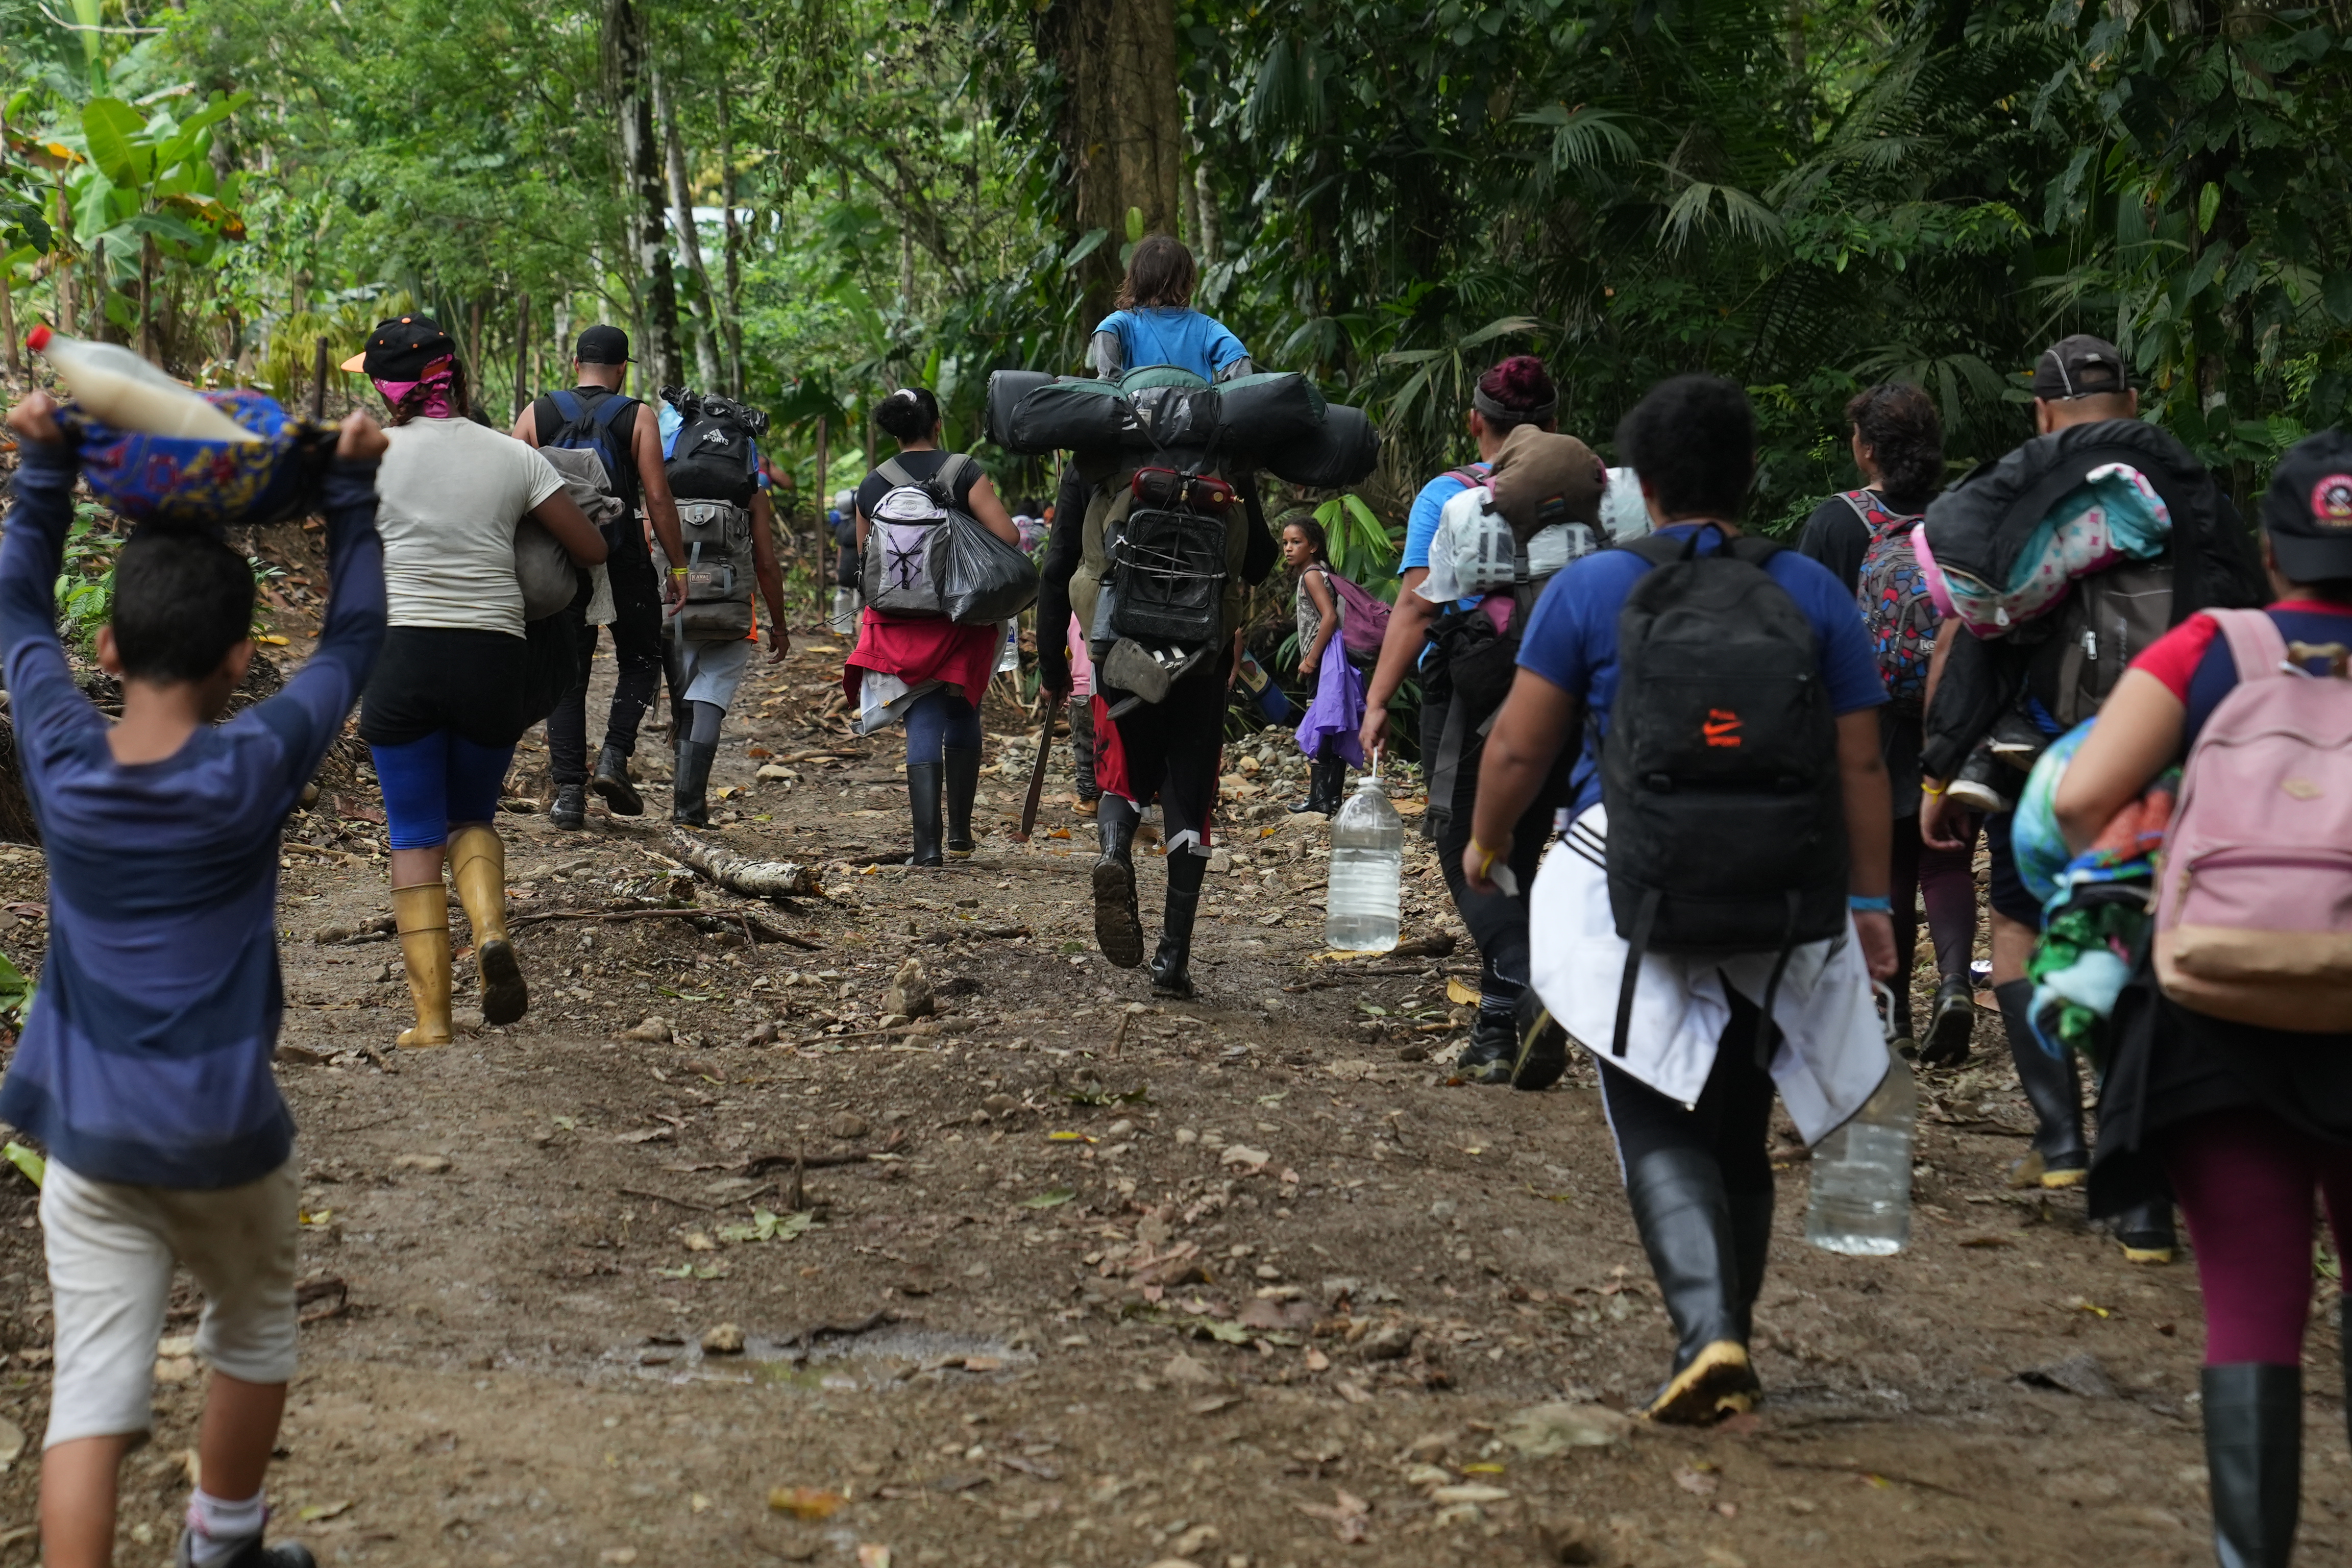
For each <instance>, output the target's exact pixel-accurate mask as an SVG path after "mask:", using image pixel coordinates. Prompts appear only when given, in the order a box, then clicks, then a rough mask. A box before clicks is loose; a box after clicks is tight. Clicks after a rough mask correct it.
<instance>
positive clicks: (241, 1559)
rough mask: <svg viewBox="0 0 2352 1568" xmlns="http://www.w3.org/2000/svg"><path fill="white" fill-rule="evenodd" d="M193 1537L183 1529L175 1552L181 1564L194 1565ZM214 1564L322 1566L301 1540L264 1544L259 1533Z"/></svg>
mask: <svg viewBox="0 0 2352 1568" xmlns="http://www.w3.org/2000/svg"><path fill="white" fill-rule="evenodd" d="M192 1539H193V1538H192V1537H190V1535H189V1534H188V1532H187V1531H184V1530H183V1531H180V1546H179V1550H178V1551H177V1552H173V1555H172V1561H173V1563H174V1564H176V1565H177V1568H194V1563H195V1561H196V1557H195V1548H194V1545H193V1544H191V1542H192ZM212 1568H319V1560H318V1559H317V1558H315V1557H313V1556H311V1555H310V1548H309V1547H307V1546H304V1545H301V1544H300V1543H299V1542H292V1541H289V1542H285V1543H284V1544H283V1545H278V1546H264V1545H263V1544H261V1537H259V1536H255V1537H253V1539H251V1540H250V1541H247V1542H246V1543H245V1544H244V1545H243V1546H240V1547H238V1548H237V1549H236V1551H235V1552H231V1553H230V1554H229V1555H228V1556H226V1557H224V1558H222V1559H221V1560H220V1561H218V1562H216V1563H214V1564H213V1565H212Z"/></svg>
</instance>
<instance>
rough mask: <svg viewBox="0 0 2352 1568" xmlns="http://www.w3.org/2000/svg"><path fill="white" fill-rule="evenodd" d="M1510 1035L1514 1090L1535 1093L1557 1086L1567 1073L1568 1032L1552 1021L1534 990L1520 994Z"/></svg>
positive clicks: (1549, 1012) (1547, 1010)
mask: <svg viewBox="0 0 2352 1568" xmlns="http://www.w3.org/2000/svg"><path fill="white" fill-rule="evenodd" d="M1511 1032H1512V1037H1513V1045H1514V1050H1513V1054H1512V1059H1511V1076H1510V1080H1509V1081H1510V1085H1511V1087H1512V1088H1513V1089H1528V1090H1531V1091H1532V1090H1535V1089H1549V1088H1550V1087H1551V1086H1552V1085H1554V1084H1556V1083H1558V1082H1559V1080H1560V1077H1561V1075H1562V1074H1564V1073H1566V1072H1567V1071H1568V1031H1567V1030H1566V1029H1563V1028H1561V1027H1560V1026H1559V1024H1558V1023H1556V1022H1554V1021H1553V1019H1552V1016H1551V1009H1550V1008H1549V1007H1547V1006H1545V1005H1543V1000H1542V998H1540V997H1538V995H1537V994H1535V988H1534V987H1533V986H1529V987H1528V989H1527V990H1526V991H1524V992H1522V993H1520V994H1519V1005H1518V1006H1517V1009H1516V1010H1515V1011H1514V1014H1513V1016H1512V1019H1511Z"/></svg>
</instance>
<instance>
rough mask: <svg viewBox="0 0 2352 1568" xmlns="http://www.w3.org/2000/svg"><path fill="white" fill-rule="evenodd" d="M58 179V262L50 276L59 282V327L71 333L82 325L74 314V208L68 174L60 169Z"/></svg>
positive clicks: (50, 271) (52, 268) (54, 264)
mask: <svg viewBox="0 0 2352 1568" xmlns="http://www.w3.org/2000/svg"><path fill="white" fill-rule="evenodd" d="M56 177H57V185H58V237H57V241H56V244H57V260H56V261H55V262H53V263H52V264H51V265H50V268H49V276H50V277H51V278H53V279H56V281H57V289H58V302H57V311H58V327H59V328H61V329H63V330H64V331H67V332H68V333H70V332H72V331H74V330H75V329H76V328H78V327H79V326H80V325H81V321H80V319H79V317H78V316H76V315H75V313H74V269H73V208H72V207H71V206H69V205H68V204H67V202H66V172H65V171H64V170H63V169H59V170H58V172H57V176H56Z"/></svg>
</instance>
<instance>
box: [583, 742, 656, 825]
mask: <svg viewBox="0 0 2352 1568" xmlns="http://www.w3.org/2000/svg"><path fill="white" fill-rule="evenodd" d="M588 786H589V787H590V788H591V789H593V790H594V791H595V792H596V793H597V794H598V795H602V796H604V809H605V810H607V811H609V812H611V813H612V814H613V815H614V816H644V815H645V814H646V797H645V796H643V795H639V794H638V793H637V786H636V785H635V784H631V783H630V782H629V759H628V755H627V753H625V752H623V751H622V750H621V748H620V747H618V746H606V747H605V748H604V750H603V751H601V752H597V753H596V776H595V777H594V778H593V779H591V780H589V781H588Z"/></svg>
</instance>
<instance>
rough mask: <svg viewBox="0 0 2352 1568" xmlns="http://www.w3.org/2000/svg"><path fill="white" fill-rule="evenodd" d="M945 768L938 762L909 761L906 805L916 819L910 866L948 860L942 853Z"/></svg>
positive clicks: (908, 859)
mask: <svg viewBox="0 0 2352 1568" xmlns="http://www.w3.org/2000/svg"><path fill="white" fill-rule="evenodd" d="M945 771H946V770H945V767H944V765H943V764H941V763H908V764H907V805H908V809H909V810H910V811H911V812H912V813H913V815H914V818H915V852H914V853H913V854H912V855H909V856H908V857H907V864H908V865H909V866H943V865H945V864H946V863H947V858H946V857H945V856H944V855H942V854H940V778H941V775H942V774H943V773H944V772H945Z"/></svg>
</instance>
